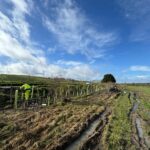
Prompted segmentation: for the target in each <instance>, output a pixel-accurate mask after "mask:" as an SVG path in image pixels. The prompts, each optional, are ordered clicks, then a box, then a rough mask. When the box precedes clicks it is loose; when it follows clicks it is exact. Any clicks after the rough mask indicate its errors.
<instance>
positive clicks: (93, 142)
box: [80, 109, 111, 150]
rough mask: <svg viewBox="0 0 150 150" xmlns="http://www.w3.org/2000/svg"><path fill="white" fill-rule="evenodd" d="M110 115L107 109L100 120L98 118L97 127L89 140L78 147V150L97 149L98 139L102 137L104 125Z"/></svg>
mask: <svg viewBox="0 0 150 150" xmlns="http://www.w3.org/2000/svg"><path fill="white" fill-rule="evenodd" d="M110 115H111V112H110V111H109V110H108V109H107V110H106V111H105V113H104V114H103V116H102V118H100V121H99V124H98V125H97V127H96V129H95V131H94V132H93V134H92V135H91V136H89V138H88V139H87V140H86V141H85V142H84V143H83V145H82V146H81V147H80V150H87V149H90V150H92V149H99V148H98V146H97V145H98V144H99V142H100V138H101V136H102V133H103V130H104V128H105V126H106V124H107V123H108V121H109V116H110Z"/></svg>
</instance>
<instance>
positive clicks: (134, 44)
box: [0, 0, 150, 82]
mask: <svg viewBox="0 0 150 150" xmlns="http://www.w3.org/2000/svg"><path fill="white" fill-rule="evenodd" d="M149 6H150V1H149V0H142V1H141V0H126V1H125V0H111V1H108V0H107V1H106V0H86V1H85V0H1V1H0V73H1V74H3V73H8V74H27V75H36V76H45V77H64V78H73V79H78V80H99V79H101V78H102V77H103V75H104V74H106V73H112V74H114V76H115V77H116V79H117V81H118V82H150V61H149V56H150V34H149V33H150V9H149Z"/></svg>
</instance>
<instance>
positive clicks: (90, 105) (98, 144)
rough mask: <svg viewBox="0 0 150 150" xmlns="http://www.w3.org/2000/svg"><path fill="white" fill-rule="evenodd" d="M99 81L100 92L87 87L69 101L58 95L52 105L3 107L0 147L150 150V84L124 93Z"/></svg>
mask: <svg viewBox="0 0 150 150" xmlns="http://www.w3.org/2000/svg"><path fill="white" fill-rule="evenodd" d="M80 84H81V83H80ZM95 85H98V86H99V87H101V88H100V90H95V91H93V92H92V93H89V92H87V91H86V92H84V91H85V87H84V88H83V87H82V88H81V89H80V90H83V92H81V93H82V95H78V96H75V94H73V95H71V93H72V92H71V93H70V94H69V95H68V98H69V99H70V101H68V102H67V101H66V102H62V100H60V99H61V98H62V97H59V96H58V95H57V96H58V99H57V100H56V101H55V103H51V104H50V105H49V106H38V107H29V108H28V109H26V110H24V109H21V108H19V107H18V109H16V110H15V109H13V108H11V109H6V110H2V111H1V112H0V149H2V150H9V149H14V150H16V149H19V150H26V149H29V150H42V149H47V150H62V149H63V150H87V149H90V150H100V149H102V150H117V149H118V150H119V149H125V150H136V149H147V150H148V149H149V148H150V147H149V146H150V145H149V144H150V143H149V141H150V140H149V138H150V128H149V126H150V122H149V120H150V118H149V117H150V115H149V113H150V107H149V96H150V95H149V86H136V85H134V86H131V85H128V86H126V85H117V87H118V88H119V89H120V91H117V92H113V91H111V92H110V91H108V87H109V86H108V85H105V86H104V85H99V84H98V83H96V84H94V85H93V86H94V87H95ZM87 89H88V88H87ZM92 89H93V88H92ZM77 93H78V91H77ZM54 96H55V95H54Z"/></svg>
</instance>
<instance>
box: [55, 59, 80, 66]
mask: <svg viewBox="0 0 150 150" xmlns="http://www.w3.org/2000/svg"><path fill="white" fill-rule="evenodd" d="M56 64H58V65H65V66H79V65H82V64H83V63H82V62H78V61H71V60H70V61H65V60H58V61H57V63H56Z"/></svg>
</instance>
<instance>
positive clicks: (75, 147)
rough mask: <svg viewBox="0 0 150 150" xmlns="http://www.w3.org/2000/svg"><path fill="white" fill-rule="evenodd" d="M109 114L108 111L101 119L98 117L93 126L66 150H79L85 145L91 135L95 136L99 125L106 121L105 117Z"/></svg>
mask: <svg viewBox="0 0 150 150" xmlns="http://www.w3.org/2000/svg"><path fill="white" fill-rule="evenodd" d="M106 113H107V110H105V111H104V112H103V113H102V114H101V115H100V117H98V118H97V119H96V120H95V121H94V122H93V123H91V125H90V126H89V127H88V129H87V130H85V131H84V132H83V133H82V134H81V136H80V137H79V138H78V139H76V140H75V141H74V142H73V143H71V144H70V145H69V146H68V147H67V148H66V149H65V150H79V149H80V148H81V146H82V145H84V143H86V141H87V140H88V139H89V137H90V136H91V135H93V134H94V132H95V131H96V128H97V127H98V126H99V123H100V121H101V120H103V119H104V117H105V115H106Z"/></svg>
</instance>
